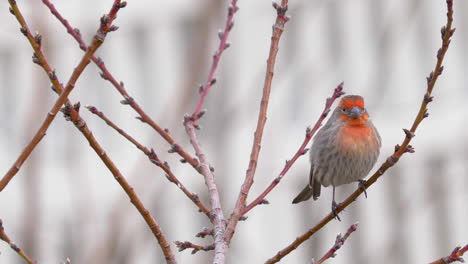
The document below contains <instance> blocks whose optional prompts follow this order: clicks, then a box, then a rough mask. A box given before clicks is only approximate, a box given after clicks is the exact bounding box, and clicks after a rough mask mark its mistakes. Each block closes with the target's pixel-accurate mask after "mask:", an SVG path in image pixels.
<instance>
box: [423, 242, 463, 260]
mask: <svg viewBox="0 0 468 264" xmlns="http://www.w3.org/2000/svg"><path fill="white" fill-rule="evenodd" d="M467 251H468V244H467V245H465V246H464V247H463V248H462V247H460V246H459V247H456V248H455V249H454V250H453V251H452V253H451V254H450V255H449V256H447V257H445V258H441V259H438V260H436V261H433V262H431V263H429V264H450V263H454V262H457V261H459V262H465V260H464V259H463V258H462V256H463V254H465V252H467Z"/></svg>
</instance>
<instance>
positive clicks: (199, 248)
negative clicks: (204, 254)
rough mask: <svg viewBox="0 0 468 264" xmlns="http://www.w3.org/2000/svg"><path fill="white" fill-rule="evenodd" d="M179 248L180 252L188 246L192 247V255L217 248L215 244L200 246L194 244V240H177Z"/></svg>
mask: <svg viewBox="0 0 468 264" xmlns="http://www.w3.org/2000/svg"><path fill="white" fill-rule="evenodd" d="M174 243H175V244H176V246H177V248H178V249H179V252H181V251H184V250H186V249H188V248H191V249H192V255H193V254H195V253H197V252H198V251H211V250H213V249H214V248H215V246H214V244H211V245H208V246H200V245H197V244H193V243H192V242H189V241H184V242H181V241H175V242H174Z"/></svg>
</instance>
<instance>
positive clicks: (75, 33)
mask: <svg viewBox="0 0 468 264" xmlns="http://www.w3.org/2000/svg"><path fill="white" fill-rule="evenodd" d="M42 2H43V3H44V5H46V6H47V7H48V8H49V10H50V12H51V13H52V14H53V15H54V16H55V17H56V18H57V19H58V20H59V21H60V23H62V24H63V25H64V26H65V28H66V29H67V32H68V33H69V34H70V35H71V36H72V37H73V38H74V39H75V40H76V41H77V42H78V44H79V46H80V49H82V50H83V51H86V50H87V49H88V46H87V45H86V43H85V42H84V41H83V39H82V38H81V34H80V30H79V29H78V28H73V27H72V26H71V25H70V23H69V22H68V21H67V20H66V19H65V18H64V17H63V16H62V15H61V14H60V12H59V11H58V10H57V9H56V8H55V6H54V5H53V4H52V3H51V2H50V1H49V0H42ZM91 59H92V61H93V62H94V63H95V64H96V65H97V66H98V67H99V69H101V71H102V72H101V77H102V78H103V79H104V80H107V81H109V82H110V83H111V84H112V85H113V86H114V87H115V88H116V89H117V91H118V92H119V93H120V94H121V95H122V97H123V98H124V100H122V101H121V103H122V104H128V105H129V106H130V107H132V108H133V110H135V112H137V113H138V115H139V117H138V119H139V120H140V121H142V122H143V123H146V124H148V125H149V126H150V127H152V128H153V129H154V130H155V131H156V132H157V133H158V134H159V135H161V137H162V138H164V140H166V142H168V143H169V144H170V145H171V146H172V148H171V149H172V150H173V151H174V152H177V153H178V154H179V155H180V156H181V157H182V158H183V159H184V160H185V161H187V163H189V164H190V165H191V166H192V167H193V168H195V169H197V168H198V161H197V159H195V158H193V157H192V156H191V155H190V154H189V153H187V152H186V151H185V150H184V149H183V148H182V147H181V146H180V145H179V144H177V143H176V141H175V140H174V139H173V138H172V136H171V135H170V134H169V131H168V130H167V129H163V128H161V127H160V126H159V125H158V124H157V123H156V122H155V121H154V120H153V119H152V118H151V117H150V116H149V115H148V114H147V113H146V112H145V111H144V110H143V109H142V108H141V106H140V105H139V104H138V103H137V102H136V100H135V99H134V98H133V97H131V96H130V95H129V94H128V92H127V90H126V89H125V86H124V83H123V82H118V81H117V80H116V79H115V78H114V76H113V75H112V74H111V73H110V71H109V70H108V69H107V67H106V65H105V64H104V61H103V60H102V59H101V58H99V57H94V56H93V57H92V58H91Z"/></svg>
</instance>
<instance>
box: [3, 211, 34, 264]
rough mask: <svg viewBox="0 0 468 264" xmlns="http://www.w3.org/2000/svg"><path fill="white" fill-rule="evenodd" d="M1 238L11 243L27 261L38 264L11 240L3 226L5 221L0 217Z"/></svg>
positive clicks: (30, 263)
mask: <svg viewBox="0 0 468 264" xmlns="http://www.w3.org/2000/svg"><path fill="white" fill-rule="evenodd" d="M0 240H3V241H5V242H6V243H8V245H10V247H11V248H12V249H13V250H14V251H15V252H16V253H17V254H18V255H20V257H22V258H23V259H24V260H25V261H26V262H27V263H29V264H36V263H37V262H35V261H33V260H32V259H31V258H30V257H29V256H28V255H27V254H26V253H25V252H24V251H23V250H22V249H21V248H19V247H18V246H17V245H16V244H15V243H13V242H12V241H11V239H10V238H9V237H8V235H7V234H6V232H5V228H4V227H3V221H2V219H0Z"/></svg>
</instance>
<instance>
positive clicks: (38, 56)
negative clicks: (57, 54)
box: [0, 0, 121, 191]
mask: <svg viewBox="0 0 468 264" xmlns="http://www.w3.org/2000/svg"><path fill="white" fill-rule="evenodd" d="M8 2H9V3H10V12H11V13H12V14H13V15H14V16H15V17H16V19H17V20H18V22H19V24H20V25H21V33H23V35H24V36H26V38H27V39H28V40H29V42H30V44H31V46H32V48H33V50H34V55H33V62H35V63H37V64H39V65H40V66H41V67H42V68H43V69H44V71H45V72H46V73H47V75H48V76H49V79H50V80H51V82H52V84H53V86H54V88H55V90H56V92H57V93H59V94H60V96H59V98H58V99H57V100H56V101H55V103H54V105H53V107H52V109H51V110H50V111H49V112H48V113H47V116H46V118H45V120H44V121H43V123H42V125H41V126H40V128H39V129H38V131H37V132H36V134H35V135H34V137H33V139H32V140H31V141H30V142H29V144H28V145H27V146H26V147H25V149H24V150H23V152H22V153H21V155H20V156H19V157H18V159H17V160H16V162H15V163H14V164H13V165H12V166H11V168H10V170H9V171H8V172H7V173H6V174H5V176H3V178H2V180H1V181H0V191H2V190H3V189H4V188H5V187H6V185H7V184H8V183H9V182H10V180H11V179H12V178H13V177H14V176H15V175H16V173H17V172H18V171H19V169H20V168H21V165H22V164H23V163H24V161H25V160H26V159H27V158H28V157H29V155H30V154H31V152H32V151H33V150H34V148H35V147H36V146H37V144H39V142H40V141H41V140H42V138H44V136H45V135H46V132H47V129H48V128H49V126H50V124H51V123H52V121H53V120H54V119H55V116H56V115H57V113H58V111H59V110H60V107H61V106H62V105H63V104H64V103H65V102H67V101H68V95H69V94H70V93H71V91H72V90H73V88H74V87H75V83H76V81H77V80H78V78H79V77H80V75H81V73H82V72H83V71H84V69H85V68H86V66H87V65H88V64H89V61H90V59H91V57H92V56H93V54H94V52H95V51H96V50H97V49H98V48H99V47H100V46H101V45H102V43H103V42H104V39H105V37H106V35H107V33H108V32H111V31H115V30H117V27H115V26H113V25H112V21H113V20H114V18H115V17H116V14H117V12H118V10H119V9H120V8H121V4H120V0H115V1H114V4H113V6H112V8H111V10H110V11H109V13H108V14H107V15H104V16H103V17H102V18H101V25H100V27H99V29H98V30H97V32H96V35H95V36H94V38H93V41H92V43H91V45H90V46H89V47H88V49H87V50H86V53H85V54H84V55H83V57H82V59H81V61H80V63H79V64H78V66H76V68H75V69H74V71H73V74H72V75H71V77H70V79H69V80H68V83H67V85H66V86H65V88H63V87H62V85H61V84H60V82H59V81H58V80H57V76H56V74H55V71H53V70H52V68H51V67H50V65H49V64H48V62H47V59H46V57H45V56H44V54H43V53H42V50H41V41H42V37H41V36H40V35H38V34H37V35H36V36H34V37H33V35H32V34H31V32H30V30H29V27H28V25H27V24H26V21H25V19H24V17H23V15H22V14H21V12H20V10H19V8H18V6H17V4H16V1H15V0H8Z"/></svg>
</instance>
